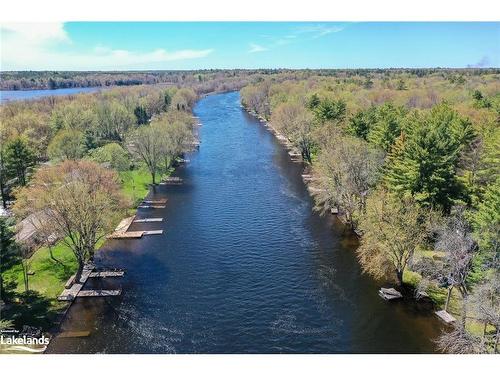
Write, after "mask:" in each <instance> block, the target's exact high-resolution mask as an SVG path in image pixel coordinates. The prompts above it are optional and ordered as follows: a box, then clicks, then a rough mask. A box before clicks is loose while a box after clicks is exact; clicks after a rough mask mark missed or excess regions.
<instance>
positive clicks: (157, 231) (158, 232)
mask: <svg viewBox="0 0 500 375" xmlns="http://www.w3.org/2000/svg"><path fill="white" fill-rule="evenodd" d="M143 234H144V235H145V236H147V235H150V234H163V229H159V230H145V231H143Z"/></svg>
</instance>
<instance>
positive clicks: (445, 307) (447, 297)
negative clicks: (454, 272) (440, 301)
mask: <svg viewBox="0 0 500 375" xmlns="http://www.w3.org/2000/svg"><path fill="white" fill-rule="evenodd" d="M452 289H453V287H448V294H447V295H446V303H445V305H444V311H446V312H448V305H449V304H450V299H451V291H452Z"/></svg>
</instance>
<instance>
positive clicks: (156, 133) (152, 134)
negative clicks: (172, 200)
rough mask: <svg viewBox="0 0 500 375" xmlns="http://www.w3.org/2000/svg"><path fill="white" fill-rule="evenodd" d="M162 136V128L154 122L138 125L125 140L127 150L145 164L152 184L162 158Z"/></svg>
mask: <svg viewBox="0 0 500 375" xmlns="http://www.w3.org/2000/svg"><path fill="white" fill-rule="evenodd" d="M163 138H164V132H163V129H162V128H161V126H159V125H158V123H156V124H151V125H149V126H143V127H140V128H139V129H137V130H136V131H134V132H133V133H132V134H131V136H130V138H129V140H128V142H127V144H128V148H129V150H130V151H131V152H132V153H133V154H135V155H137V156H138V157H139V158H140V159H141V160H142V161H143V162H144V164H146V167H147V168H148V170H149V173H151V179H152V181H153V184H156V174H157V173H158V170H159V167H160V163H161V162H162V160H163V157H162V144H163V142H164V141H163Z"/></svg>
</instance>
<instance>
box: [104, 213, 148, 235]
mask: <svg viewBox="0 0 500 375" xmlns="http://www.w3.org/2000/svg"><path fill="white" fill-rule="evenodd" d="M134 219H135V215H134V216H130V217H127V218H125V219H123V220H122V221H120V224H118V226H117V227H116V228H115V231H114V232H113V233H111V234H110V235H109V236H108V237H107V238H111V239H116V238H140V237H142V234H141V233H139V232H127V230H128V228H130V226H131V225H132V223H133V222H134Z"/></svg>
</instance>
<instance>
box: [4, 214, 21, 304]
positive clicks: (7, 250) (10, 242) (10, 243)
mask: <svg viewBox="0 0 500 375" xmlns="http://www.w3.org/2000/svg"><path fill="white" fill-rule="evenodd" d="M18 261H19V251H18V246H17V244H16V242H15V241H14V233H13V232H12V230H11V229H10V226H9V221H8V220H7V219H6V218H5V217H1V216H0V297H1V299H2V300H3V301H8V300H9V299H10V298H11V296H12V290H13V289H15V284H13V283H6V281H5V280H4V274H5V271H7V270H8V269H10V268H11V267H12V266H13V265H14V264H16V263H17V262H18Z"/></svg>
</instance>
